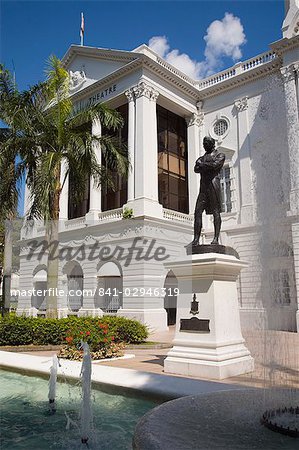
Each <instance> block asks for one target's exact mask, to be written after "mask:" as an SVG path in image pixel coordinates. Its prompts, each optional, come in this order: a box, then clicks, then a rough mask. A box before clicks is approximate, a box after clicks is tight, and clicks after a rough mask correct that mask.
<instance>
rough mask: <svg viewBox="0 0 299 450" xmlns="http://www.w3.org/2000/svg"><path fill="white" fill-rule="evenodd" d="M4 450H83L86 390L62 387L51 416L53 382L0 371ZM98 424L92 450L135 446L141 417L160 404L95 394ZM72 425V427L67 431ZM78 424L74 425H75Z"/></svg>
mask: <svg viewBox="0 0 299 450" xmlns="http://www.w3.org/2000/svg"><path fill="white" fill-rule="evenodd" d="M0 376H1V389H0V403H1V413H2V417H1V449H2V450H5V449H14V450H18V449H29V448H30V449H32V450H35V449H36V450H37V449H38V450H40V449H43V450H47V449H52V448H53V449H56V448H57V449H59V448H60V449H65V450H67V449H72V450H73V449H77V448H78V449H80V448H82V449H83V448H84V449H85V448H87V447H86V445H83V444H81V436H80V422H79V417H78V414H79V411H80V404H81V387H80V383H77V385H73V384H72V385H70V384H68V383H66V382H59V383H57V388H56V389H57V390H56V413H55V414H50V411H49V403H48V398H47V392H48V380H47V379H43V378H39V377H31V376H27V375H22V374H19V373H13V372H8V371H5V370H0ZM91 398H92V408H93V426H92V430H91V435H90V439H89V442H88V448H89V449H98V448H101V450H105V449H106V450H108V449H109V450H111V449H113V450H118V449H119V450H125V449H131V448H132V434H133V430H134V427H135V425H136V422H137V421H138V419H139V418H140V417H141V416H142V415H143V414H145V413H146V412H148V411H149V410H150V409H152V408H153V407H154V406H156V405H157V403H154V402H153V401H149V400H143V399H137V398H134V397H129V396H123V395H114V394H107V393H104V392H102V391H99V390H96V389H94V390H92V394H91ZM67 416H68V417H69V418H70V419H71V421H69V423H70V428H69V429H68V430H67V429H66V425H67V422H68V418H67ZM73 421H74V423H73Z"/></svg>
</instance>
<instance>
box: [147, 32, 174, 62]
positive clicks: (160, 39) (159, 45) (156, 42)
mask: <svg viewBox="0 0 299 450" xmlns="http://www.w3.org/2000/svg"><path fill="white" fill-rule="evenodd" d="M148 45H149V47H150V48H151V49H152V50H154V52H156V53H158V55H159V56H161V58H164V57H165V55H166V53H167V52H168V50H169V48H170V47H169V44H168V42H167V37H166V36H154V37H152V38H151V39H150V40H149V43H148Z"/></svg>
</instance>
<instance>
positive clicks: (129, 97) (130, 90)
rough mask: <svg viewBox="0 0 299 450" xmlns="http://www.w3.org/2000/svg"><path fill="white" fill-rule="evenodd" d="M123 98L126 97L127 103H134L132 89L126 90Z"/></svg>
mask: <svg viewBox="0 0 299 450" xmlns="http://www.w3.org/2000/svg"><path fill="white" fill-rule="evenodd" d="M125 96H126V97H127V99H128V101H129V102H133V101H134V92H133V89H132V88H131V89H128V90H127V91H126V92H125Z"/></svg>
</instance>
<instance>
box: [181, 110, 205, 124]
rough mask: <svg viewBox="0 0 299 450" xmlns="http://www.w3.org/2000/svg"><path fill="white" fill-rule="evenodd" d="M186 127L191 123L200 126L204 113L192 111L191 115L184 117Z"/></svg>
mask: <svg viewBox="0 0 299 450" xmlns="http://www.w3.org/2000/svg"><path fill="white" fill-rule="evenodd" d="M185 120H186V123H187V127H191V126H192V125H197V126H198V127H200V126H201V125H202V124H203V121H204V113H202V112H200V113H193V114H192V115H191V116H189V117H186V119H185Z"/></svg>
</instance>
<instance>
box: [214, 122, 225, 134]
mask: <svg viewBox="0 0 299 450" xmlns="http://www.w3.org/2000/svg"><path fill="white" fill-rule="evenodd" d="M227 129H228V123H227V121H226V120H225V119H219V120H217V122H216V123H215V125H214V133H215V134H216V136H223V135H224V134H225V133H226V132H227Z"/></svg>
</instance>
